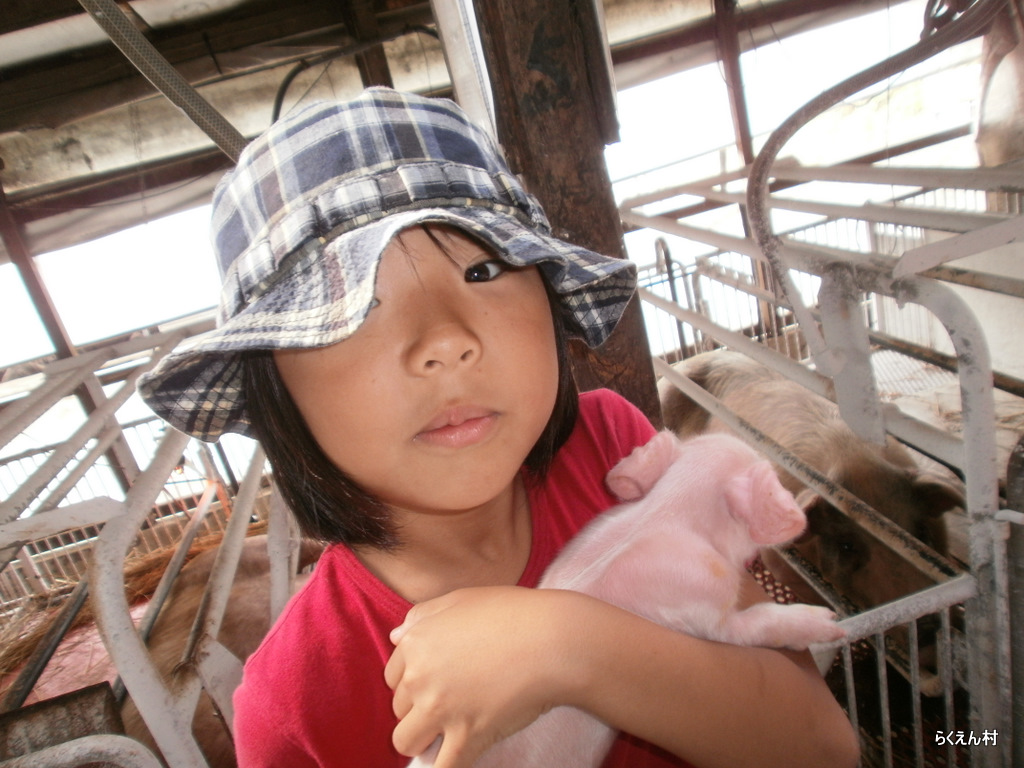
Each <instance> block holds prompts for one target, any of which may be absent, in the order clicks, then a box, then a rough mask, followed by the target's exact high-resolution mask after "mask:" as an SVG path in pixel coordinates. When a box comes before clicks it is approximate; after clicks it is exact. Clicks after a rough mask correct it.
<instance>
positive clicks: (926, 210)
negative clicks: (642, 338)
mask: <svg viewBox="0 0 1024 768" xmlns="http://www.w3.org/2000/svg"><path fill="white" fill-rule="evenodd" d="M981 5H982V4H979V6H981ZM985 10H986V9H984V8H982V7H976V8H974V9H972V12H978V16H975V17H974V18H973V19H971V18H969V16H970V13H968V14H965V15H964V17H962V18H961V19H960V21H959V22H957V23H956V24H950V25H949V26H948V27H947V28H945V29H944V30H943V33H944V37H946V38H947V39H946V41H945V44H946V45H953V44H955V42H956V40H957V39H964V38H963V37H960V38H957V37H956V36H957V34H958V33H959V34H960V35H965V34H966V35H970V34H972V32H971V31H970V24H971V23H972V21H973V22H974V23H982V24H983V23H985V22H984V20H983V19H982V18H981V15H982V14H983V13H984V12H985ZM988 10H989V12H994V8H992V7H990V8H989V9H988ZM960 23H963V26H962V27H961V28H960V29H959V30H958V29H956V27H957V26H958V24H960ZM929 45H932V46H934V47H933V48H931V50H928V48H929ZM941 47H942V44H941V42H940V43H936V41H935V40H934V39H932V40H925V41H924V42H923V43H922V44H921V45H920V46H917V47H916V48H917V50H916V51H913V52H912V53H910V54H908V55H905V56H903V57H902V58H900V59H896V60H890V61H886V62H882V63H881V64H879V65H878V66H877V67H874V68H872V69H871V70H868V71H866V72H865V73H862V74H861V75H858V76H855V77H853V78H851V79H850V80H849V81H846V82H844V83H842V84H840V85H838V86H836V87H835V88H834V89H832V90H830V91H828V92H826V93H824V94H822V96H821V97H819V98H818V99H816V100H815V101H813V102H810V103H809V104H808V105H807V106H805V107H804V108H803V109H801V110H799V111H798V112H797V113H796V114H794V116H793V117H792V118H791V119H790V120H789V121H787V122H786V123H784V124H783V125H782V126H781V127H780V128H779V129H778V130H777V131H776V132H775V133H774V134H773V135H772V136H771V137H770V138H769V139H768V140H767V142H766V144H765V148H764V149H763V150H762V151H761V154H760V155H759V156H758V157H757V159H756V161H755V162H754V163H753V164H752V166H751V167H749V168H737V170H736V171H735V172H730V171H725V172H723V173H720V174H716V175H714V176H708V177H706V178H694V179H693V180H688V181H685V182H683V183H678V184H672V185H665V186H664V187H661V188H657V187H655V188H653V189H651V190H649V191H641V192H638V193H637V194H635V195H633V196H631V197H630V198H629V199H626V200H624V201H623V202H622V204H621V206H620V211H621V214H622V218H623V220H624V221H625V222H627V223H629V224H631V225H633V226H636V227H646V228H651V229H654V230H657V231H659V232H661V233H664V234H668V235H674V236H677V237H678V238H682V239H683V240H685V241H687V242H689V243H691V244H692V243H699V244H701V245H702V246H703V247H704V249H705V250H704V251H703V252H702V253H701V254H700V255H698V256H697V257H696V258H695V259H692V260H690V261H689V262H688V263H686V264H680V263H677V262H676V261H674V260H673V258H672V254H671V249H670V248H669V246H668V244H667V241H666V240H664V239H663V240H661V241H659V243H658V253H657V254H656V255H657V258H656V259H655V260H654V261H655V262H656V263H655V264H654V265H653V266H652V267H650V268H649V270H648V271H647V273H646V276H645V277H644V278H642V282H643V283H644V287H643V288H641V296H642V297H643V299H644V302H645V310H646V311H647V312H648V315H649V324H650V325H651V326H655V327H658V328H660V329H661V335H660V338H655V340H654V342H653V344H654V346H655V349H656V352H657V354H656V357H655V370H656V373H657V374H658V375H659V376H662V377H664V379H665V380H667V382H670V383H671V385H673V386H675V387H677V388H678V389H679V390H681V391H682V392H683V393H684V394H685V395H686V396H687V397H688V398H690V399H692V400H693V401H696V403H698V404H699V405H700V407H701V408H703V409H705V410H707V411H709V412H710V413H711V414H712V415H713V416H714V417H715V418H716V419H719V420H720V421H722V422H724V423H725V424H727V425H728V426H729V427H731V428H732V429H734V430H735V431H737V432H738V433H740V434H741V435H743V436H745V437H746V439H747V440H749V441H750V442H751V443H752V444H754V445H755V446H757V447H758V448H759V450H761V451H763V452H764V453H765V454H767V455H768V456H769V457H770V458H772V459H773V461H775V462H776V463H777V464H778V465H779V466H780V467H784V468H785V469H786V471H788V472H790V473H792V474H794V475H797V476H798V477H799V479H800V480H801V481H802V482H803V483H804V484H805V485H806V486H807V487H809V488H812V489H813V490H814V491H816V492H818V493H820V494H822V495H823V496H825V497H827V498H828V499H829V501H830V502H831V503H832V505H833V506H834V507H836V508H838V509H839V510H841V511H842V514H844V515H846V516H848V517H849V518H850V519H851V520H853V521H854V522H855V523H856V524H857V525H858V526H860V527H862V528H863V529H865V530H866V531H868V532H869V533H870V534H871V536H872V537H873V538H874V539H875V540H876V541H877V542H878V544H877V545H878V546H880V547H886V548H889V549H891V550H892V551H894V552H896V553H898V555H899V557H900V558H901V559H902V560H903V561H904V562H905V563H907V564H909V565H910V566H911V567H913V568H914V569H915V570H917V571H918V572H919V573H920V574H923V575H925V576H926V577H927V579H928V580H929V581H930V582H931V583H932V586H928V587H926V588H923V589H920V590H918V591H915V592H913V593H911V594H907V595H906V596H904V597H901V598H899V599H896V600H893V601H890V602H887V603H885V604H883V605H878V606H851V605H850V603H849V602H848V601H847V600H846V599H845V595H843V594H841V593H838V592H837V591H836V589H835V588H834V585H831V584H829V583H828V582H827V581H825V580H823V579H822V578H821V576H820V573H818V572H817V569H816V568H815V566H814V564H813V563H810V562H807V561H806V560H804V559H803V558H801V557H800V556H799V554H798V553H797V552H796V551H795V550H789V551H788V552H783V553H782V554H783V556H784V557H785V558H786V559H787V561H788V565H789V566H790V567H791V568H792V570H793V571H794V572H795V573H796V574H798V576H799V577H800V578H801V580H802V581H803V582H804V584H803V585H802V586H806V585H810V586H811V587H812V588H813V589H814V591H815V592H816V593H817V594H818V596H819V598H820V600H821V601H822V602H824V603H827V604H830V605H832V606H833V608H834V609H835V610H836V611H837V612H838V613H839V614H840V615H842V616H844V617H845V618H843V620H842V622H841V623H842V625H843V626H845V627H846V628H847V630H848V633H849V638H848V641H847V642H845V643H843V644H839V645H836V646H835V647H831V646H830V647H828V648H820V649H818V650H819V659H820V663H821V665H822V668H823V671H829V680H830V682H831V684H832V685H833V690H834V692H835V693H836V695H837V696H840V697H841V699H842V698H843V697H845V700H846V701H847V708H848V712H849V714H850V716H851V718H852V719H853V720H854V722H855V723H856V724H857V725H858V727H859V729H860V732H861V735H862V746H863V750H864V756H863V760H864V763H865V764H868V765H886V766H891V765H919V766H920V765H967V764H969V765H976V766H1009V765H1020V764H1022V757H1021V755H1022V754H1024V752H1022V751H1021V750H1022V745H1021V743H1020V742H1021V740H1022V739H1024V734H1022V733H1021V731H1020V724H1021V723H1022V722H1024V710H1022V709H1021V700H1022V697H1021V692H1020V690H1019V685H1020V679H1021V664H1022V661H1024V648H1022V646H1021V638H1022V637H1024V635H1022V634H1021V627H1020V623H1021V616H1020V613H1019V611H1020V603H1019V594H1020V592H1019V590H1020V585H1019V583H1015V582H1016V580H1017V579H1019V576H1020V574H1019V562H1017V561H1016V560H1009V559H1008V547H1009V549H1010V551H1013V552H1015V553H1018V554H1017V556H1018V557H1019V551H1020V546H1021V538H1022V529H1021V527H1020V525H1021V522H1022V520H1024V519H1022V517H1021V514H1020V497H1019V495H1018V496H1016V498H1014V496H1013V494H1014V491H1013V490H1012V489H1019V487H1020V482H1021V480H1020V478H1019V472H1020V459H1019V455H1020V451H1021V444H1020V443H1018V442H1017V440H1018V439H1019V438H1020V436H1021V433H1022V426H1024V399H1022V398H1024V381H1022V379H1021V374H1022V372H1024V357H1022V356H1021V350H1022V347H1021V345H1020V343H1019V338H1018V334H1019V331H1018V329H1019V321H1020V320H1021V319H1024V282H1022V279H1021V278H1022V277H1024V270H1022V269H1021V264H1022V263H1024V262H1022V257H1024V243H1022V238H1024V218H1022V217H1021V215H1020V214H1021V201H1022V194H1024V171H1022V169H1021V166H1020V162H1019V161H1018V162H1017V163H1016V164H1014V163H1010V164H1007V165H1002V166H1000V167H992V168H987V167H977V168H973V167H972V168H942V167H920V166H917V165H915V164H914V162H913V161H911V160H904V159H902V158H900V157H899V156H900V154H909V153H911V152H919V151H921V150H924V149H926V148H928V147H931V148H934V149H937V150H938V154H937V155H936V156H939V157H941V155H942V152H943V150H944V147H945V145H946V143H947V142H950V141H955V140H956V132H953V133H952V134H950V133H942V134H939V135H934V136H931V137H925V138H924V139H921V140H915V141H914V142H909V143H908V144H907V145H906V146H903V147H899V146H897V147H889V148H887V150H886V153H885V155H886V157H887V158H892V159H893V161H892V163H891V164H883V163H877V162H876V161H877V160H879V159H881V158H876V157H849V158H846V159H845V160H840V161H839V162H836V163H834V164H828V165H812V164H808V165H803V164H800V163H798V162H793V161H792V160H780V159H778V156H779V154H780V152H781V151H782V150H783V148H784V147H785V146H786V143H787V142H788V141H789V140H790V139H791V138H792V136H793V135H794V134H795V133H796V132H797V130H799V129H801V128H802V127H804V126H805V125H806V124H808V123H811V122H812V121H813V120H814V119H816V118H818V117H819V116H820V115H822V114H823V113H826V111H827V109H828V108H829V107H831V106H833V105H834V104H837V103H838V102H840V101H841V100H843V99H845V98H848V97H849V96H851V95H852V94H854V93H857V92H859V91H861V90H862V89H864V88H866V87H868V86H869V85H872V84H874V83H876V82H878V81H880V80H882V79H884V78H887V77H889V76H891V75H892V74H893V73H894V72H897V71H902V70H904V69H906V68H908V67H909V66H911V65H912V64H914V63H916V62H917V61H921V60H923V59H924V58H926V57H928V56H930V55H933V54H934V53H935V52H936V51H937V50H939V49H941ZM1018 51H1019V48H1018ZM1018 129H1019V126H1018ZM982 130H984V127H983V129H982ZM833 154H835V152H833ZM822 182H829V183H830V184H831V186H830V188H829V189H828V191H827V192H826V193H824V194H818V193H817V190H820V189H824V188H825V185H824V184H822ZM870 184H876V185H884V187H883V188H888V189H890V190H893V191H898V194H892V195H891V196H890V197H889V198H888V199H879V198H878V197H877V196H876V197H873V198H872V197H871V196H870V193H860V192H858V191H857V187H858V186H864V185H870ZM851 200H854V201H856V202H854V203H851V202H850V201H851ZM709 211H710V212H714V213H715V214H716V215H715V217H711V216H710V215H709V213H708V212H709ZM744 211H745V214H746V219H745V220H746V222H748V227H747V229H746V230H745V229H744V223H743V222H744ZM782 212H799V213H802V214H810V216H808V217H805V218H810V219H813V221H812V222H811V223H805V224H801V225H799V226H795V227H789V228H786V229H783V228H781V227H780V225H779V223H778V222H779V221H781V220H782V216H780V213H782ZM738 233H745V234H738ZM939 330H944V332H945V333H944V334H941V333H937V331H939ZM943 336H944V337H945V338H942V337H943ZM717 347H728V348H729V349H731V350H734V351H736V352H740V353H742V354H743V355H746V356H749V357H750V358H752V359H754V360H756V361H758V362H760V363H762V364H764V365H766V366H769V367H772V368H773V369H775V370H776V371H778V372H780V373H781V374H782V375H783V376H785V377H787V378H789V379H792V380H793V381H795V382H798V383H800V384H801V385H802V386H804V387H806V388H807V390H808V391H810V392H813V393H815V394H816V395H827V396H830V397H832V398H834V400H835V401H836V403H837V404H838V408H839V411H840V413H841V414H842V416H843V418H844V419H845V420H846V421H847V422H848V423H849V425H850V426H851V427H852V428H853V430H854V431H855V432H856V433H857V434H858V435H859V436H860V437H862V438H864V439H866V440H868V441H875V442H878V441H880V440H881V439H882V437H883V436H884V435H885V434H886V433H888V434H891V435H894V436H895V437H897V438H898V439H899V440H900V441H901V442H903V443H905V444H906V445H908V446H910V447H912V448H914V449H915V450H916V451H918V452H919V457H920V458H921V461H922V463H924V462H932V463H933V465H937V466H939V467H945V468H946V469H947V470H948V471H950V472H951V473H953V474H954V475H956V476H957V477H959V478H961V479H962V480H963V482H964V485H965V488H966V504H965V510H964V512H963V514H962V515H961V514H959V513H952V512H951V513H948V514H947V515H946V519H947V525H948V526H949V529H950V535H951V547H950V552H949V554H948V555H947V556H943V555H941V554H939V553H936V552H935V551H933V550H931V549H930V548H929V547H927V546H925V545H923V544H922V543H921V542H920V541H918V540H917V539H916V538H914V537H913V536H909V535H907V533H906V532H905V531H903V530H902V529H900V528H899V527H898V526H895V525H893V523H892V522H891V521H890V520H888V519H887V518H886V517H885V515H884V513H882V514H880V512H883V511H881V510H874V509H871V508H869V507H867V506H866V505H865V504H863V503H862V501H861V500H859V499H857V498H855V497H853V496H852V495H851V494H849V493H848V492H847V491H845V490H844V489H843V488H841V487H839V486H837V485H835V484H834V483H832V482H830V480H829V478H827V477H824V476H822V475H821V474H820V473H818V472H816V471H815V470H813V469H811V468H809V467H807V466H806V465H803V464H802V463H800V462H799V461H798V460H797V459H796V458H795V457H794V456H793V455H792V454H790V453H788V452H786V451H785V450H784V449H783V448H782V447H781V446H779V445H778V444H777V443H774V442H773V441H772V440H770V439H769V438H767V437H766V436H765V435H764V434H763V433H762V432H761V431H759V430H758V429H757V425H754V424H750V423H747V422H745V421H743V420H742V419H739V418H738V417H736V416H735V415H734V414H732V413H731V412H729V411H728V410H727V409H726V408H724V407H723V405H722V404H721V402H720V401H719V400H717V399H716V398H715V397H713V396H711V395H709V393H708V392H707V391H705V390H704V389H702V388H701V387H700V386H698V385H697V384H695V383H694V382H693V381H691V380H689V379H688V378H687V377H686V376H684V375H681V374H680V373H679V372H678V371H677V370H676V369H675V368H673V367H672V365H671V363H673V362H675V361H677V360H679V359H682V358H686V357H689V356H692V355H694V354H695V353H699V352H702V351H706V350H711V349H714V348H717ZM928 404H930V405H931V407H930V408H929V407H928ZM997 406H998V412H997ZM1011 457H1014V458H1013V459H1012V460H1011ZM1004 491H1005V493H1004ZM1016 493H1019V490H1017V491H1016ZM1008 542H1009V543H1008ZM887 577H888V574H884V573H879V574H877V578H880V579H884V578H887ZM1011 595H1016V596H1017V597H1015V598H1014V599H1013V602H1012V604H1011ZM926 623H929V624H930V625H933V626H936V627H938V630H937V651H938V653H937V656H938V658H937V665H936V666H935V668H934V670H929V669H928V668H927V665H925V664H923V663H922V659H921V658H920V655H919V654H920V651H921V650H922V646H923V645H924V642H923V635H924V627H925V624H926ZM832 651H838V660H837V661H836V663H835V665H834V666H833V665H832V653H831V652H832ZM865 678H866V679H865ZM858 697H860V698H858ZM864 697H870V699H871V701H870V702H865V701H863V698H864Z"/></svg>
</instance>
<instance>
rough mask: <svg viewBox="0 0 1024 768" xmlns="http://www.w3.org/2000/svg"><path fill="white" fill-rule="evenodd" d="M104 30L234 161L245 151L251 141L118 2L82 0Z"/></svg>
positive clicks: (147, 77)
mask: <svg viewBox="0 0 1024 768" xmlns="http://www.w3.org/2000/svg"><path fill="white" fill-rule="evenodd" d="M78 1H79V3H80V4H81V6H82V7H83V8H84V9H85V10H86V11H87V12H88V13H89V15H90V16H92V18H93V19H94V20H95V22H96V23H97V24H99V25H100V28H101V29H102V30H103V31H104V32H106V33H107V35H108V36H109V37H110V39H111V40H112V41H113V43H114V45H116V46H117V47H118V48H119V49H120V50H121V52H122V53H123V54H124V55H125V56H126V57H127V58H128V61H130V62H131V63H132V64H133V65H134V66H135V68H136V69H137V70H139V72H141V73H142V74H143V76H145V78H146V79H147V80H149V82H151V83H152V84H153V86H154V87H155V88H156V89H157V90H158V91H160V92H161V93H162V94H164V96H166V97H167V98H168V100H169V101H170V102H171V103H172V104H174V105H175V106H176V107H178V108H179V109H181V111H182V112H184V113H185V114H186V115H188V117H189V118H191V120H192V122H194V123H195V124H196V125H197V126H199V127H200V128H201V129H202V130H203V132H204V133H206V135H207V136H209V137H210V138H211V139H213V142H214V144H216V145H217V146H218V147H220V149H221V151H223V152H224V154H226V155H227V156H228V157H230V158H231V160H232V161H234V162H237V161H238V156H239V155H240V154H241V153H242V150H243V149H245V145H246V144H247V143H248V140H247V139H246V138H245V137H244V136H243V135H242V134H240V133H239V132H238V130H237V129H236V128H235V127H234V126H233V125H231V123H229V122H228V121H227V120H226V119H225V118H224V116H223V115H221V114H220V112H218V111H217V110H216V109H214V108H213V107H212V106H211V105H210V103H209V102H208V101H206V99H204V98H203V97H202V96H200V95H199V92H198V91H197V90H196V89H195V88H193V87H192V86H191V85H190V84H189V82H188V81H187V80H186V79H185V78H183V77H182V76H181V74H180V73H179V72H178V70H176V69H175V68H174V67H172V66H171V65H170V64H169V63H168V62H167V60H166V59H165V58H164V57H163V56H161V55H160V52H159V51H158V50H157V49H156V48H155V47H154V46H153V44H152V43H151V42H149V40H147V39H146V38H145V37H144V36H143V34H142V33H141V32H140V31H139V30H138V29H136V28H135V25H134V24H132V22H131V19H129V18H128V17H127V16H125V14H124V13H123V12H122V11H121V9H120V8H119V7H118V6H117V3H116V2H114V0H78Z"/></svg>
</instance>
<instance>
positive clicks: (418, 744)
mask: <svg viewBox="0 0 1024 768" xmlns="http://www.w3.org/2000/svg"><path fill="white" fill-rule="evenodd" d="M440 737H441V734H440V733H438V732H437V730H436V729H433V728H430V727H429V725H428V724H427V723H425V722H423V718H422V717H420V715H419V714H418V713H417V712H416V711H415V710H413V711H411V712H409V713H408V714H407V715H406V716H405V717H404V718H402V720H401V722H399V723H398V725H397V726H395V730H394V731H393V732H392V734H391V743H392V744H394V745H395V749H397V750H398V752H399V754H402V755H406V756H408V757H416V756H417V755H422V754H423V753H424V752H426V751H427V749H429V748H430V745H431V744H433V743H434V741H436V740H437V739H439V738H440ZM434 768H437V764H436V763H435V766H434Z"/></svg>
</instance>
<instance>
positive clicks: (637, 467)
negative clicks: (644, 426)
mask: <svg viewBox="0 0 1024 768" xmlns="http://www.w3.org/2000/svg"><path fill="white" fill-rule="evenodd" d="M678 445H679V438H677V437H676V436H675V435H673V434H672V433H671V432H668V431H663V432H659V433H658V434H656V435H655V436H654V437H652V438H651V439H650V441H648V442H647V444H646V445H641V446H640V447H638V448H634V449H633V452H632V453H631V454H629V456H627V457H626V458H624V459H622V460H621V461H620V462H619V463H618V464H616V465H615V466H614V467H612V468H611V471H610V472H609V473H608V476H607V477H606V478H605V483H606V484H607V485H608V490H610V491H611V492H612V493H613V494H615V496H616V498H618V499H621V500H622V501H636V500H637V499H640V498H643V497H644V496H646V495H647V492H648V491H650V490H651V488H653V487H654V484H655V483H656V482H658V480H659V479H660V478H661V476H662V475H664V474H665V470H667V469H668V467H669V465H670V464H671V463H672V462H673V460H674V459H675V457H676V448H677V446H678Z"/></svg>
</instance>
